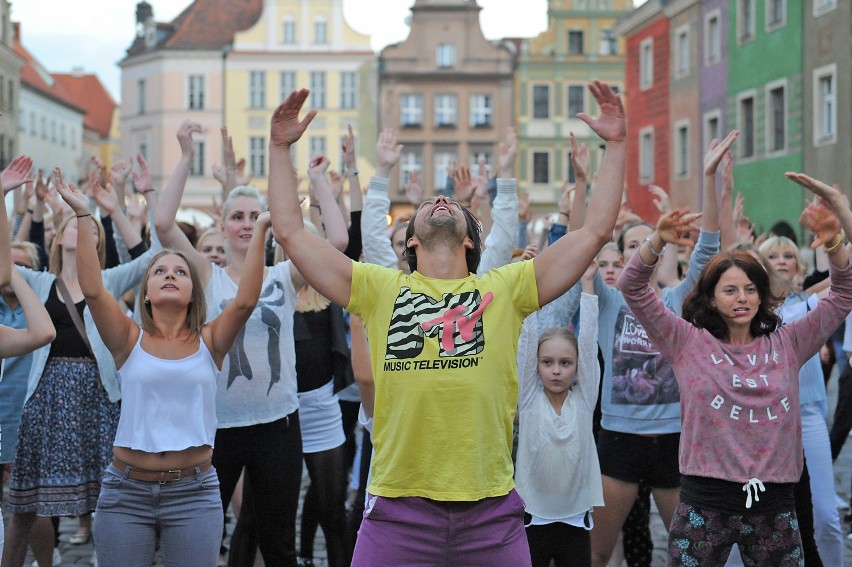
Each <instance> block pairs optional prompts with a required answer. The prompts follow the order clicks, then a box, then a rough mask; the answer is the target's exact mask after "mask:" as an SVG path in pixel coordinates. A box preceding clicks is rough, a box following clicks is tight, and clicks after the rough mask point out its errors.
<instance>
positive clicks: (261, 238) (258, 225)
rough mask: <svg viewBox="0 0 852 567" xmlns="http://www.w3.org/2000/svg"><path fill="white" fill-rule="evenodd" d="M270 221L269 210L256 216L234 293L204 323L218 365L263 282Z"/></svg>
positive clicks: (247, 313)
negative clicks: (231, 298)
mask: <svg viewBox="0 0 852 567" xmlns="http://www.w3.org/2000/svg"><path fill="white" fill-rule="evenodd" d="M271 225H272V223H271V219H270V216H269V212H264V213H261V214H260V216H258V217H257V221H255V225H254V231H253V232H252V235H251V243H250V244H249V248H248V251H247V252H246V260H245V264H244V265H243V271H242V273H241V275H240V284H239V287H237V294H236V295H235V296H234V300H233V301H231V302H230V303H229V304H228V305H227V306H225V309H223V310H222V312H221V313H220V314H219V316H218V317H216V318H215V319H214V320H213V321H211V322H210V324H209V325H207V327H205V331H204V332H205V333H209V334H207V335H206V338H207V339H208V340H207V341H206V342H207V344H208V345H212V347H213V348H212V349H210V353H211V354H212V355H213V360H215V361H216V364H217V366H219V367H221V366H222V361H224V360H225V356H226V355H227V354H228V351H229V350H231V346H233V344H234V340H236V338H237V335H238V334H239V332H240V329H242V328H243V327H244V326H245V324H246V321H248V318H249V317H250V316H251V312H252V311H253V310H254V307H255V305H257V299H258V297H260V288H261V286H262V284H263V264H264V244H265V241H266V232H267V231H268V230H269V227H270V226H271Z"/></svg>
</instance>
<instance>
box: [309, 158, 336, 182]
mask: <svg viewBox="0 0 852 567" xmlns="http://www.w3.org/2000/svg"><path fill="white" fill-rule="evenodd" d="M330 164H331V162H330V161H329V160H328V158H327V157H326V156H317V157H315V158H314V159H312V160H311V163H310V164H309V165H308V176H309V177H310V178H311V180H314V179H325V173H326V171H328V166H329V165H330Z"/></svg>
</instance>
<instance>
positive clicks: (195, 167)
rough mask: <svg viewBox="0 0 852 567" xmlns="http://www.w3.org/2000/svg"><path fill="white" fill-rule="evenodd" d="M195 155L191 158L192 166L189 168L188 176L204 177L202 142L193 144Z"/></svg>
mask: <svg viewBox="0 0 852 567" xmlns="http://www.w3.org/2000/svg"><path fill="white" fill-rule="evenodd" d="M193 145H194V146H195V153H194V154H193V156H192V164H191V165H190V166H189V174H190V175H193V176H201V175H204V142H193Z"/></svg>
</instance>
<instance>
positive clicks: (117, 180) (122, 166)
mask: <svg viewBox="0 0 852 567" xmlns="http://www.w3.org/2000/svg"><path fill="white" fill-rule="evenodd" d="M132 171H133V160H132V159H131V158H127V159H120V160H118V161H117V162H115V163H114V164H112V167H111V168H110V171H109V173H110V178H111V179H112V182H113V184H115V185H124V184H125V183H127V178H128V177H130V173H131V172H132Z"/></svg>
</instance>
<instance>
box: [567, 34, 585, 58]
mask: <svg viewBox="0 0 852 567" xmlns="http://www.w3.org/2000/svg"><path fill="white" fill-rule="evenodd" d="M582 54H583V32H582V31H579V30H572V31H569V32H568V55H582Z"/></svg>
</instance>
